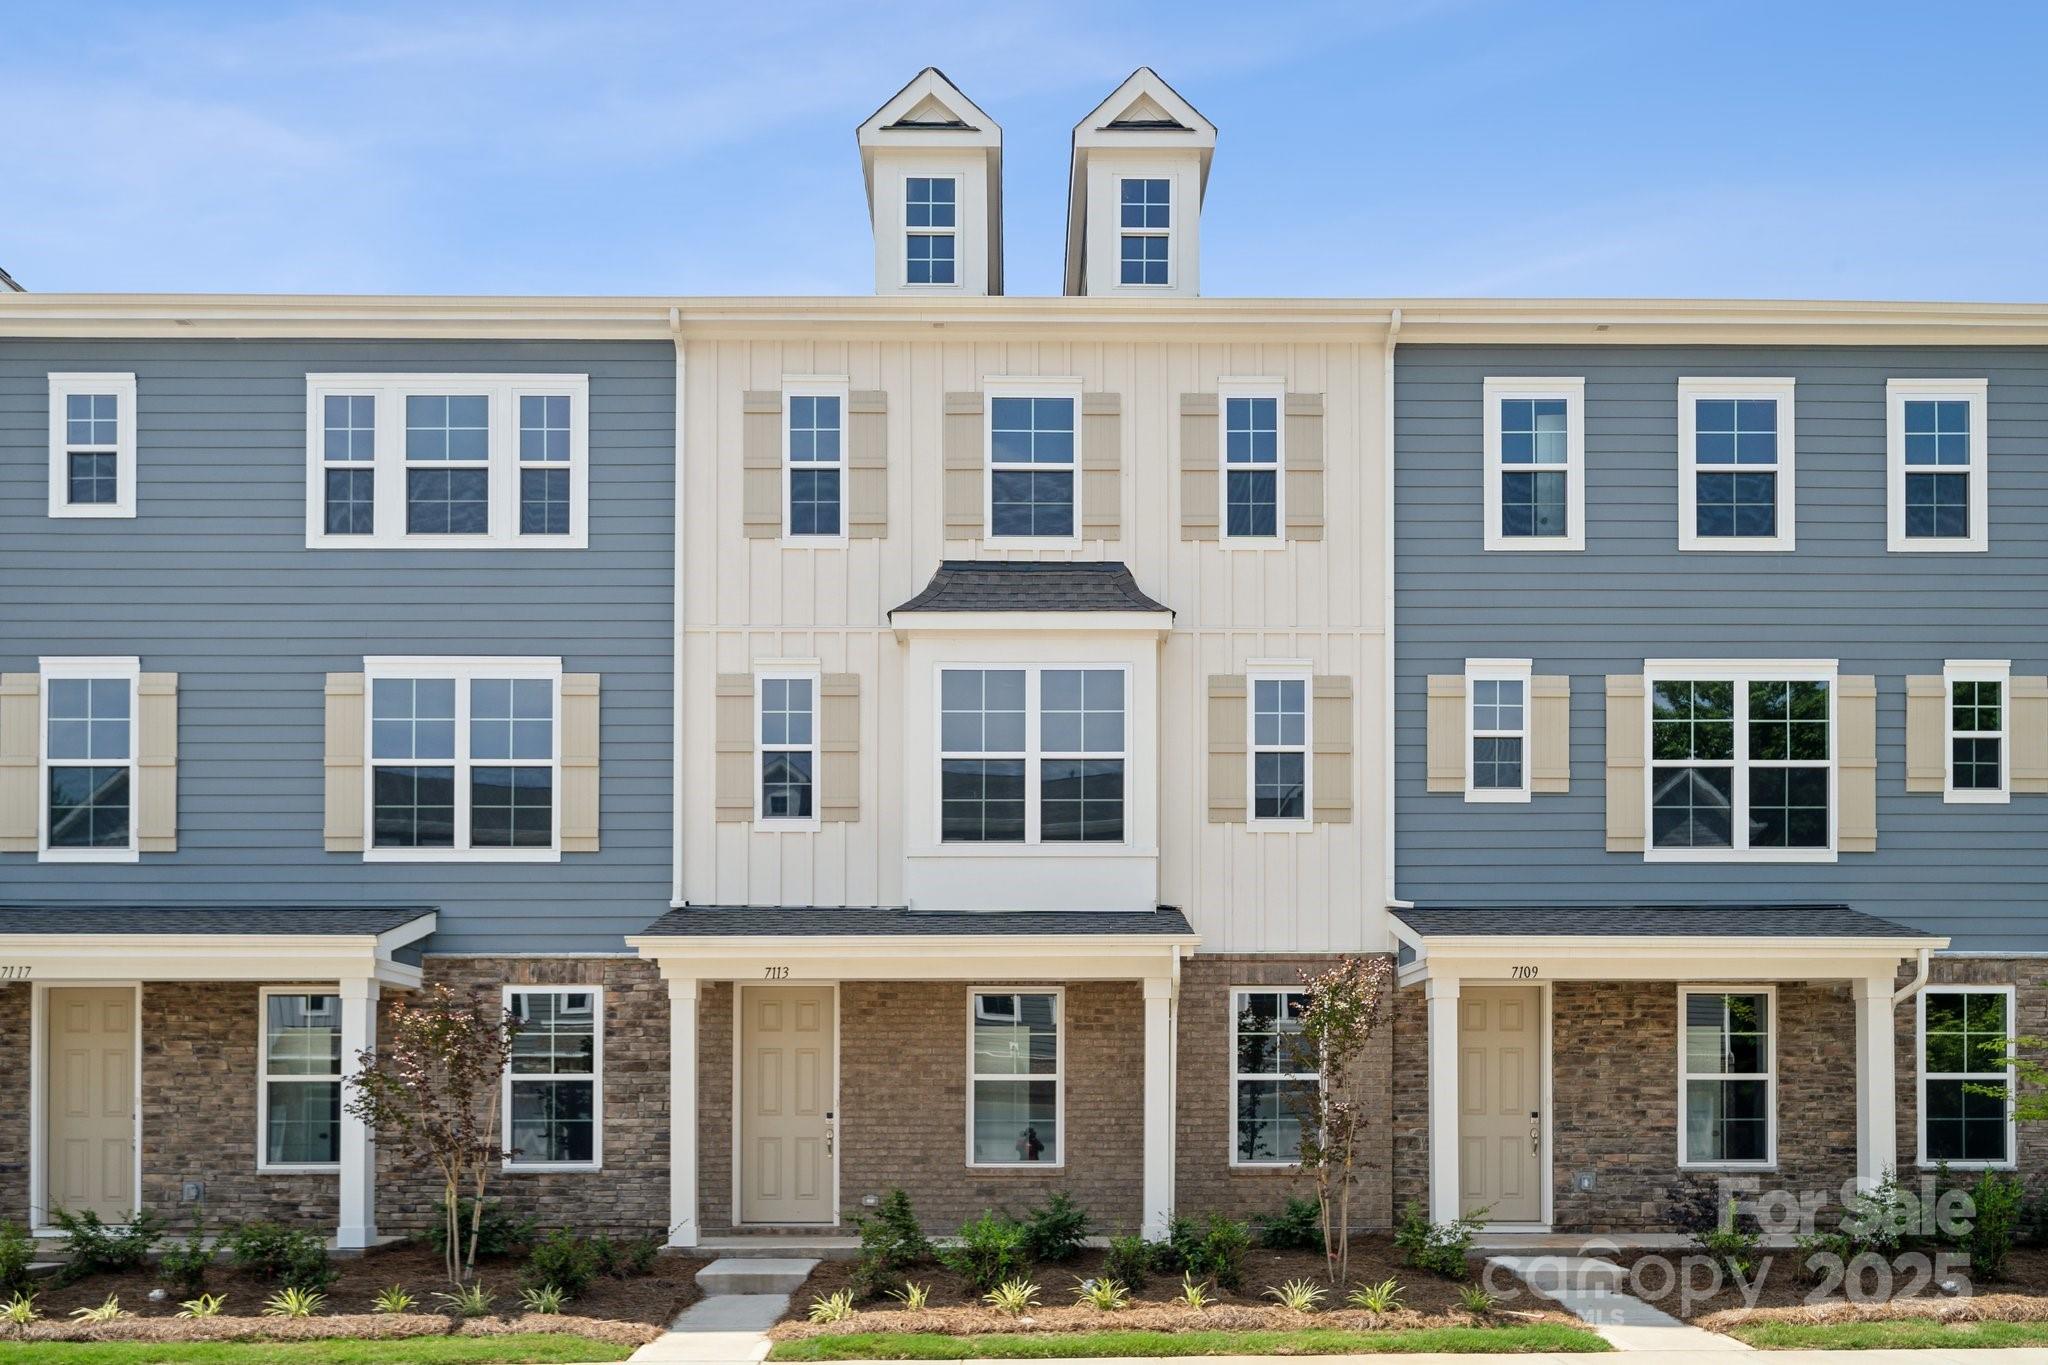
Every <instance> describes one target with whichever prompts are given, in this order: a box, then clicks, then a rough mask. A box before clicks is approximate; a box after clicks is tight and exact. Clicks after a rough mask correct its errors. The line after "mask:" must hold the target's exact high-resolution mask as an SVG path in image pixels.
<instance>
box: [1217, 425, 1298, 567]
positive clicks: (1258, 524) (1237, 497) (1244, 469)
mask: <svg viewBox="0 0 2048 1365" xmlns="http://www.w3.org/2000/svg"><path fill="white" fill-rule="evenodd" d="M1222 407H1223V411H1222V414H1221V417H1222V422H1223V460H1222V477H1223V513H1224V515H1223V535H1224V538H1225V539H1229V540H1272V539H1275V538H1277V537H1278V536H1279V534H1280V492H1281V487H1280V468H1281V430H1282V425H1283V423H1282V412H1281V408H1282V400H1281V395H1279V394H1278V393H1270V392H1258V393H1254V392H1236V393H1233V392H1229V391H1227V390H1226V391H1225V392H1224V393H1223V395H1222Z"/></svg>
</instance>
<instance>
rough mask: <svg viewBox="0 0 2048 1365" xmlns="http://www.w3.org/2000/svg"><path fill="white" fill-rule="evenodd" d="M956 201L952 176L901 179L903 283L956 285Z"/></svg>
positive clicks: (956, 181) (957, 214) (957, 222)
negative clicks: (902, 180)
mask: <svg viewBox="0 0 2048 1365" xmlns="http://www.w3.org/2000/svg"><path fill="white" fill-rule="evenodd" d="M941 187H943V189H942V188H941ZM958 201H959V181H958V179H957V178H956V177H954V176H950V175H931V176H926V175H913V176H906V177H905V178H904V182H903V223H904V246H903V279H904V283H906V284H915V285H952V284H957V283H959V270H960V263H959V202H958Z"/></svg>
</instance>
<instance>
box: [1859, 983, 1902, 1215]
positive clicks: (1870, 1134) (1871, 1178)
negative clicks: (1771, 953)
mask: <svg viewBox="0 0 2048 1365" xmlns="http://www.w3.org/2000/svg"><path fill="white" fill-rule="evenodd" d="M1897 1047H1898V1034H1897V1025H1896V1023H1895V1016H1894V1012H1893V1006H1892V979H1891V978H1890V977H1888V976H1865V977H1858V978H1857V979H1856V1184H1857V1185H1858V1186H1859V1187H1860V1188H1862V1189H1866V1190H1867V1189H1870V1188H1872V1187H1873V1186H1875V1185H1876V1184H1877V1183H1878V1182H1879V1181H1880V1180H1882V1179H1884V1173H1885V1172H1886V1171H1887V1170H1890V1169H1891V1168H1892V1167H1894V1166H1896V1165H1897V1164H1898V1148H1899V1117H1898V1103H1899V1094H1898V1081H1897V1075H1896V1072H1897V1065H1896V1051H1895V1050H1896V1048H1897Z"/></svg>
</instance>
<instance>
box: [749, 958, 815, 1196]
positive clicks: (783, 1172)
mask: <svg viewBox="0 0 2048 1365" xmlns="http://www.w3.org/2000/svg"><path fill="white" fill-rule="evenodd" d="M833 989H834V988H833V987H831V986H742V987H741V988H740V1095H739V1110H740V1221H741V1222H743V1223H836V1222H837V1221H838V1210H837V1208H836V1203H837V1201H836V1198H835V1195H834V1190H833V1184H834V1182H833V1158H832V1141H833V1136H834V1134H833V1113H832V1106H833V1098H832V1097H833V1092H834V1091H835V1090H836V1089H837V1085H836V1080H837V1077H838V1060H837V1049H836V1048H835V1046H834V1043H835V1041H836V1040H835V1038H834V1032H835V1030H836V1029H837V1027H838V1023H837V1020H836V1018H835V1017H834V1016H835V1015H836V1013H837V1011H836V1010H835V1009H834V1007H833V1005H834V1002H833Z"/></svg>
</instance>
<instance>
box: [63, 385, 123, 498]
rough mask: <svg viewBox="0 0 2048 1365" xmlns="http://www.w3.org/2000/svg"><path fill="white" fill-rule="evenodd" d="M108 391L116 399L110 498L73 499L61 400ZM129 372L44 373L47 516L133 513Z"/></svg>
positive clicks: (68, 442)
mask: <svg viewBox="0 0 2048 1365" xmlns="http://www.w3.org/2000/svg"><path fill="white" fill-rule="evenodd" d="M84 393H111V394H113V395H114V396H115V397H116V398H117V399H119V400H120V401H119V403H118V404H117V405H116V411H115V414H114V416H115V427H114V444H113V446H112V447H111V449H112V451H113V453H114V500H113V501H112V502H92V503H77V504H74V503H72V502H71V501H70V490H71V461H70V458H69V457H70V454H71V450H72V446H71V440H70V438H71V430H70V427H69V426H68V425H67V424H66V417H67V416H68V413H67V411H66V408H67V406H68V405H67V403H66V401H65V400H66V399H68V398H70V397H71V396H72V395H73V394H84ZM135 419H136V413H135V376H134V375H133V374H128V373H112V372H109V373H87V372H82V371H63V372H58V371H53V372H52V373H51V375H50V488H49V507H50V515H51V516H53V517H99V518H106V517H127V518H132V517H133V516H134V515H135ZM109 448H110V447H107V446H102V445H91V446H80V447H78V449H79V450H81V451H93V452H100V453H104V452H105V451H107V450H108V449H109Z"/></svg>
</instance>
